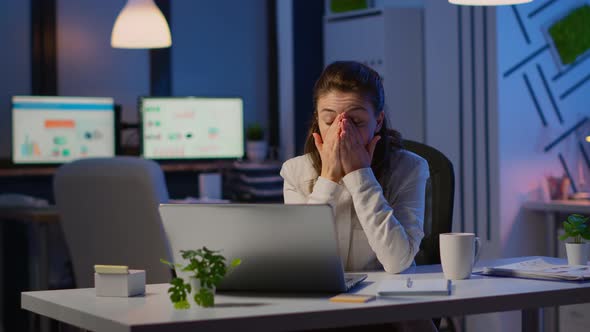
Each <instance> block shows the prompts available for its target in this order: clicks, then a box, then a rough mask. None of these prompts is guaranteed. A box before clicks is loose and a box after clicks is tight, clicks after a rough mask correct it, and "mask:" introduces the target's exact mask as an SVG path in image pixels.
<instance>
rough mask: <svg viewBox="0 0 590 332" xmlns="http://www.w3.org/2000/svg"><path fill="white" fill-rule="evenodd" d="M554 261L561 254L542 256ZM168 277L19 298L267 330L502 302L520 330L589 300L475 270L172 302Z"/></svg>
mask: <svg viewBox="0 0 590 332" xmlns="http://www.w3.org/2000/svg"><path fill="white" fill-rule="evenodd" d="M531 258H533V257H523V258H512V259H499V260H493V261H487V262H482V264H483V265H485V266H496V265H502V264H508V263H514V262H517V261H521V260H524V259H531ZM549 260H551V261H553V262H554V263H563V260H559V259H555V258H549ZM440 271H441V268H440V265H430V266H420V267H415V268H412V269H410V271H407V273H404V274H401V275H390V274H387V273H385V272H373V273H369V277H368V279H367V281H366V282H365V283H364V284H363V286H365V287H364V288H362V286H361V287H359V288H361V289H358V288H357V289H356V290H355V292H358V293H361V294H375V293H376V289H377V286H378V282H379V281H380V280H382V279H386V278H397V279H405V278H407V277H408V276H410V277H412V278H424V279H433V278H442V273H441V272H440ZM168 287H169V286H168V284H156V285H148V286H147V289H146V293H147V295H146V296H145V297H134V298H105V297H103V298H99V297H96V296H95V293H94V289H92V288H86V289H70V290H57V291H39V292H25V293H22V301H21V306H22V308H23V309H26V310H30V311H32V312H35V313H37V314H41V315H44V316H48V317H50V318H53V319H57V320H59V321H62V322H66V323H68V324H72V325H75V326H78V327H81V328H83V329H87V330H93V331H113V332H131V331H133V332H136V331H172V330H173V331H197V330H224V331H225V330H227V331H232V330H247V331H251V330H256V331H272V330H284V329H286V328H288V329H292V330H300V329H315V328H330V327H343V326H353V325H363V324H378V323H387V322H395V321H403V320H412V319H427V318H431V317H440V316H455V315H469V314H479V313H488V312H498V311H507V310H522V311H523V331H536V330H538V329H539V328H540V327H541V324H542V323H541V321H540V316H539V315H538V313H539V311H540V309H539V308H541V307H548V306H555V305H565V304H575V303H582V302H589V301H590V283H569V282H555V281H542V280H529V279H515V278H495V277H484V276H479V275H474V276H473V277H472V278H471V279H468V280H460V281H456V282H454V287H453V293H452V295H451V296H423V297H419V296H414V297H411V296H407V297H396V298H389V299H386V298H380V299H377V300H376V301H372V302H369V303H365V304H353V303H332V302H329V301H328V297H330V295H308V296H306V295H302V294H299V295H294V294H291V295H285V294H282V295H279V294H262V293H257V294H237V293H233V294H232V293H226V294H218V295H217V296H216V307H215V308H207V309H203V308H196V307H192V308H191V309H189V310H175V309H174V308H173V306H172V304H171V303H170V300H169V298H168V295H167V294H166V290H167V289H168Z"/></svg>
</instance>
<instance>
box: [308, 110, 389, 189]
mask: <svg viewBox="0 0 590 332" xmlns="http://www.w3.org/2000/svg"><path fill="white" fill-rule="evenodd" d="M313 138H314V142H315V146H316V148H317V149H318V152H319V153H320V158H321V159H322V171H321V174H320V176H321V177H323V178H326V179H329V180H331V181H334V182H339V181H340V180H341V179H342V177H344V175H346V174H348V173H350V172H353V171H356V170H358V169H361V168H366V167H370V166H371V160H372V159H373V152H374V151H375V146H376V145H377V142H378V141H379V139H380V138H381V137H380V136H375V137H373V138H372V139H371V141H370V142H369V144H365V143H364V140H363V138H362V136H361V133H360V131H359V130H358V128H357V127H356V126H355V125H354V124H353V123H352V121H351V120H350V118H347V116H346V113H341V114H339V115H338V116H336V118H335V119H334V121H333V122H332V124H331V125H330V128H329V129H328V131H327V132H326V135H325V137H324V139H322V137H321V136H320V134H318V133H314V134H313Z"/></svg>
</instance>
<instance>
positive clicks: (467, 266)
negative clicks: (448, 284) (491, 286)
mask: <svg viewBox="0 0 590 332" xmlns="http://www.w3.org/2000/svg"><path fill="white" fill-rule="evenodd" d="M480 249H481V242H480V241H479V238H478V237H477V236H475V234H473V233H443V234H440V262H441V264H442V269H443V273H444V275H445V278H446V279H449V280H458V279H469V277H470V276H471V271H472V270H473V265H474V264H475V263H476V262H477V260H478V259H479V253H480Z"/></svg>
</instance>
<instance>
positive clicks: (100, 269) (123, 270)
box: [94, 265, 129, 274]
mask: <svg viewBox="0 0 590 332" xmlns="http://www.w3.org/2000/svg"><path fill="white" fill-rule="evenodd" d="M94 272H96V273H100V274H128V273H129V268H128V267H127V266H126V265H94Z"/></svg>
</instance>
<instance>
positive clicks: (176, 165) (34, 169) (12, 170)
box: [0, 161, 233, 177]
mask: <svg viewBox="0 0 590 332" xmlns="http://www.w3.org/2000/svg"><path fill="white" fill-rule="evenodd" d="M232 165H233V162H232V161H205V162H188V161H187V162H170V163H162V164H160V167H162V170H163V171H164V172H208V171H219V170H223V169H229V168H231V167H232ZM57 168H58V167H57V166H46V167H39V166H31V167H26V166H17V167H9V168H0V177H15V176H47V175H50V176H53V174H54V173H55V171H57Z"/></svg>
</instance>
